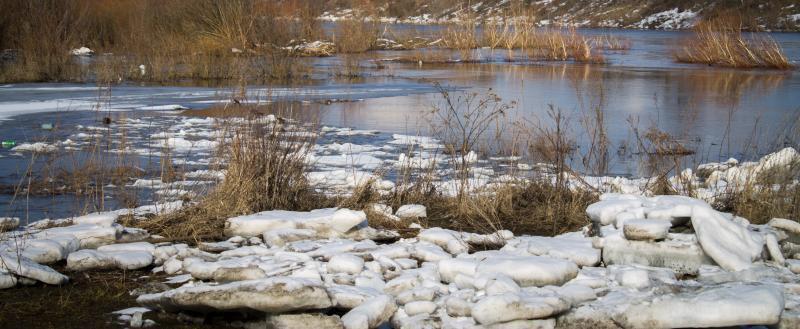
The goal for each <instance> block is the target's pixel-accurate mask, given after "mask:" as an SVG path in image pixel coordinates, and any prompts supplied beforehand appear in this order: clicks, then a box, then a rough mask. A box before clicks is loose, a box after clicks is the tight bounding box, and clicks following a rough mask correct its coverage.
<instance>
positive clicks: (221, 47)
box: [0, 0, 321, 81]
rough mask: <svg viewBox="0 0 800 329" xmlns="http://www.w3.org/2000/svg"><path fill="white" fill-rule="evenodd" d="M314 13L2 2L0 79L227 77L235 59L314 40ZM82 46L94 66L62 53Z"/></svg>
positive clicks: (268, 7) (246, 1)
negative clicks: (3, 51)
mask: <svg viewBox="0 0 800 329" xmlns="http://www.w3.org/2000/svg"><path fill="white" fill-rule="evenodd" d="M318 10H320V9H319V6H318V5H317V4H315V2H313V1H304V0H297V1H282V2H268V1H257V0H231V1H211V0H200V1H155V0H144V1H135V0H120V1H111V0H99V1H94V0H76V1H57V0H14V1H9V2H8V3H5V4H4V6H3V10H2V11H0V49H14V51H13V52H10V53H9V54H11V56H6V57H8V59H5V60H3V61H2V62H0V81H54V80H85V79H87V78H90V74H89V73H91V72H88V71H93V70H92V69H96V70H97V71H101V72H102V73H100V74H105V75H107V76H108V77H113V78H114V79H115V81H118V80H122V79H135V80H153V81H166V80H178V79H217V80H219V79H230V78H231V77H232V76H236V75H237V74H238V73H239V72H237V70H241V69H243V68H247V66H246V65H242V64H241V63H239V62H240V61H242V60H243V58H246V59H248V61H247V62H248V64H249V65H250V66H257V65H260V63H262V62H263V61H265V60H269V58H271V57H273V55H272V54H273V53H275V52H283V51H284V50H282V49H280V48H279V47H278V46H283V45H286V44H288V43H289V41H290V40H293V39H296V40H298V39H313V38H317V37H319V36H320V35H321V33H320V30H319V28H320V26H319V23H318V22H317V21H316V19H315V18H316V16H317V14H316V12H317V11H318ZM286 12H291V13H292V15H290V16H288V17H287V16H285V13H286ZM312 17H313V18H314V19H311V18H312ZM295 18H296V19H295ZM82 46H86V47H89V48H91V49H93V50H94V51H95V56H94V58H93V60H91V61H89V62H90V63H94V64H96V65H97V66H98V67H97V68H93V67H92V65H86V64H85V63H81V62H85V61H83V60H81V59H80V58H77V57H75V56H72V55H71V54H70V50H71V49H74V48H79V47H82ZM106 54H108V55H106ZM112 54H113V55H112ZM108 62H114V63H108Z"/></svg>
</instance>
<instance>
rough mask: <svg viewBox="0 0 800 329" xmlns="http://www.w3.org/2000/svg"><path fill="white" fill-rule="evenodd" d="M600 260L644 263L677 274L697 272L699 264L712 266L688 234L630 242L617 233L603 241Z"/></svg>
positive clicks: (694, 239)
mask: <svg viewBox="0 0 800 329" xmlns="http://www.w3.org/2000/svg"><path fill="white" fill-rule="evenodd" d="M603 261H604V262H605V263H606V265H611V264H619V265H633V264H639V265H646V266H655V267H666V268H670V269H672V270H674V271H675V272H679V273H688V274H692V273H697V271H698V269H699V268H700V266H701V265H706V264H708V265H713V264H714V261H713V260H712V259H711V258H709V257H708V256H707V255H706V253H705V252H703V249H702V248H701V247H700V244H699V243H698V242H697V239H696V238H695V237H694V236H693V235H689V234H671V235H670V238H668V239H667V240H664V241H659V242H649V241H630V240H626V239H624V238H622V236H620V235H614V236H609V237H606V238H604V240H603Z"/></svg>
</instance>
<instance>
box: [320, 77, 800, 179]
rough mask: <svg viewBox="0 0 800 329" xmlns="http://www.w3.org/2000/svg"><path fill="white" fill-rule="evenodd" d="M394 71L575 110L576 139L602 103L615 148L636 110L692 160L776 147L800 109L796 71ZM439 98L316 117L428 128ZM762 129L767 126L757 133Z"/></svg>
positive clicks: (529, 105) (521, 111)
mask: <svg viewBox="0 0 800 329" xmlns="http://www.w3.org/2000/svg"><path fill="white" fill-rule="evenodd" d="M393 70H394V72H402V73H403V74H405V75H407V76H413V77H417V78H419V79H424V80H426V81H437V82H440V83H442V84H446V85H450V86H454V87H464V88H468V89H469V90H471V91H476V92H486V91H487V90H488V89H490V88H491V89H492V91H494V92H496V93H497V94H499V95H500V96H501V97H502V98H503V99H505V100H507V101H512V100H513V101H516V102H517V103H518V104H519V107H518V109H517V111H516V112H517V113H516V115H517V116H518V117H516V118H514V119H513V120H512V121H520V120H529V121H533V122H542V123H546V122H547V120H546V111H547V109H548V107H549V106H550V105H553V106H555V107H557V108H559V109H561V110H562V111H563V112H564V113H565V114H566V115H567V116H568V117H570V118H571V119H572V120H570V122H571V123H572V124H571V127H572V130H573V132H574V133H575V134H576V135H577V136H576V144H577V145H578V146H579V147H580V146H583V145H587V144H588V142H589V141H588V138H589V136H586V134H585V133H584V132H583V131H584V130H585V127H583V126H582V125H581V122H583V121H584V120H586V119H587V118H592V117H593V116H594V114H593V113H594V111H595V110H596V109H600V110H602V112H603V116H604V123H605V128H606V130H607V131H608V138H609V140H610V142H611V144H612V146H613V147H619V146H620V145H623V144H627V143H629V142H630V141H631V138H632V136H631V129H630V128H631V124H630V122H631V118H635V119H636V120H635V122H637V124H638V125H640V128H641V129H647V128H649V127H656V128H658V129H660V130H663V131H665V132H667V133H669V134H670V135H672V136H676V137H678V138H679V139H680V140H681V141H683V142H685V143H686V144H688V145H687V146H689V147H691V148H692V149H694V150H696V151H697V152H698V153H697V154H696V155H695V156H694V157H693V158H694V159H693V160H695V161H718V160H725V159H727V157H731V156H733V157H738V158H752V157H755V156H756V155H759V154H763V153H764V152H767V151H769V150H770V149H772V148H774V147H776V145H775V144H774V143H775V142H776V141H775V138H774V137H775V133H776V132H777V131H781V130H786V129H788V128H790V127H791V126H792V125H793V124H794V122H795V121H796V120H797V117H798V112H800V95H798V93H797V92H796V91H797V87H798V85H799V84H800V81H798V80H799V79H798V77H797V75H796V74H794V73H793V72H789V73H783V72H774V71H737V70H724V69H710V68H709V69H705V68H699V69H698V68H693V69H630V68H621V67H615V66H598V65H577V64H541V65H538V64H536V65H534V64H526V65H523V64H508V63H493V64H463V65H441V66H434V67H425V68H419V67H418V66H416V65H400V64H397V65H395V67H393ZM437 98H438V96H437V95H435V94H415V95H409V96H401V97H388V98H376V99H367V100H365V101H364V102H357V103H343V104H336V105H332V106H328V107H325V108H324V109H322V111H323V112H322V114H321V118H322V120H323V121H324V122H326V123H329V124H335V125H345V126H356V127H363V128H369V129H378V130H384V131H389V132H399V133H416V132H422V133H425V132H427V126H428V122H427V118H426V117H425V116H424V115H422V114H423V113H424V112H425V111H427V110H429V109H430V107H431V104H433V103H434V102H436V101H437ZM765 130H768V131H765ZM761 133H764V134H765V135H762V136H756V137H760V138H756V137H754V134H761ZM767 137H770V138H767ZM796 141H797V140H796V139H795V138H789V139H788V140H783V141H781V143H783V142H789V143H791V144H793V143H796ZM754 143H755V145H751V144H754ZM617 161H618V162H619V163H616V164H612V167H611V172H612V173H616V174H634V175H636V174H642V172H641V170H640V169H639V168H637V166H635V164H634V163H633V162H632V161H629V160H625V159H617Z"/></svg>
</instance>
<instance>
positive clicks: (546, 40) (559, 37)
mask: <svg viewBox="0 0 800 329" xmlns="http://www.w3.org/2000/svg"><path fill="white" fill-rule="evenodd" d="M526 44H527V47H529V48H528V56H529V57H531V58H533V59H540V60H551V61H565V60H573V61H576V62H587V63H602V62H605V59H604V58H603V55H602V54H600V53H599V52H597V51H596V50H595V49H594V48H593V47H592V42H591V40H590V39H589V38H587V37H585V36H583V35H581V34H579V33H578V32H577V31H576V30H575V29H569V30H567V31H563V30H544V31H542V32H539V33H534V34H532V37H531V39H530V40H529V41H526Z"/></svg>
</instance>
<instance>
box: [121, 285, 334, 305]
mask: <svg viewBox="0 0 800 329" xmlns="http://www.w3.org/2000/svg"><path fill="white" fill-rule="evenodd" d="M137 302H139V303H140V304H143V305H145V306H148V307H154V308H160V309H164V310H166V311H180V310H194V311H214V310H216V311H241V310H256V311H261V312H266V313H285V312H291V311H306V310H318V309H325V308H328V307H331V306H332V303H331V299H330V297H328V293H327V292H326V291H325V288H324V287H323V286H322V283H321V282H319V281H313V280H307V279H298V278H290V277H273V278H266V279H258V280H247V281H237V282H232V283H226V284H220V285H216V286H194V287H191V286H187V287H181V288H177V289H173V290H168V291H165V292H162V293H158V294H150V295H142V296H139V298H137Z"/></svg>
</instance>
